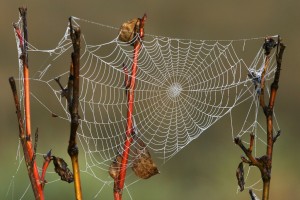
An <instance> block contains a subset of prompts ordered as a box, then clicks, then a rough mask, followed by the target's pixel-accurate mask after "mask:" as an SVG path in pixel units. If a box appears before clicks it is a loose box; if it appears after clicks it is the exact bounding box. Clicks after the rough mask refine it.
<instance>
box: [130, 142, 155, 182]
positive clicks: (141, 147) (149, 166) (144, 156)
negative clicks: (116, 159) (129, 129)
mask: <svg viewBox="0 0 300 200" xmlns="http://www.w3.org/2000/svg"><path fill="white" fill-rule="evenodd" d="M137 144H138V145H136V147H135V149H134V152H135V153H136V155H137V156H136V158H135V160H134V161H133V164H132V170H133V171H134V173H135V174H136V175H137V176H138V177H140V178H142V179H148V178H150V177H151V176H154V175H156V174H159V171H158V168H157V166H156V164H155V163H154V161H153V159H152V158H151V155H150V152H149V150H148V149H147V147H146V145H145V143H144V142H143V141H142V140H141V139H137Z"/></svg>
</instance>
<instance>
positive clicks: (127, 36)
mask: <svg viewBox="0 0 300 200" xmlns="http://www.w3.org/2000/svg"><path fill="white" fill-rule="evenodd" d="M139 25H140V19H139V18H134V19H132V20H129V21H127V22H125V23H123V24H122V26H121V28H120V32H119V40H121V41H122V42H130V41H131V40H132V39H133V38H134V36H135V33H136V32H137V30H138V27H139Z"/></svg>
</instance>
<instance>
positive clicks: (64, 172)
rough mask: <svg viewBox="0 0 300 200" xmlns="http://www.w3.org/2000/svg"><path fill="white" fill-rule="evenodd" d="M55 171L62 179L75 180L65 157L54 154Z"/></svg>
mask: <svg viewBox="0 0 300 200" xmlns="http://www.w3.org/2000/svg"><path fill="white" fill-rule="evenodd" d="M52 159H53V164H54V166H55V168H54V170H55V172H56V173H57V174H58V175H59V176H60V178H61V180H63V181H66V182H68V183H71V182H73V181H74V178H73V173H72V172H71V171H70V169H69V168H68V164H67V163H66V162H65V161H64V159H62V158H59V157H55V156H52Z"/></svg>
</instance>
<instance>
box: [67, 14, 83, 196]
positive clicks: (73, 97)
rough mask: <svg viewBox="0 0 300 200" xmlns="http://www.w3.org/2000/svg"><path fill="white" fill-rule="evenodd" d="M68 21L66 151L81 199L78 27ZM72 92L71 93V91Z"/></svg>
mask: <svg viewBox="0 0 300 200" xmlns="http://www.w3.org/2000/svg"><path fill="white" fill-rule="evenodd" d="M69 22H70V37H71V39H72V43H73V49H74V51H73V52H72V54H71V58H72V64H71V67H70V75H69V81H68V92H67V93H68V95H67V102H68V104H69V112H70V115H71V130H70V139H69V146H68V153H69V156H70V157H71V161H72V166H73V173H74V187H75V196H76V199H78V200H79V199H82V192H81V182H80V170H79V162H78V153H79V150H78V147H77V142H76V137H77V128H78V125H79V114H78V105H79V66H80V63H79V60H80V34H81V33H80V28H79V27H75V28H74V27H73V25H72V18H71V17H70V18H69ZM71 92H72V93H71Z"/></svg>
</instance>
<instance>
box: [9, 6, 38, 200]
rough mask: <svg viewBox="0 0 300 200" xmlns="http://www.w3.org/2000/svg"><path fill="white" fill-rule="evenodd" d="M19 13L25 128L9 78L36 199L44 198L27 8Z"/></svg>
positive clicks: (13, 84)
mask: <svg viewBox="0 0 300 200" xmlns="http://www.w3.org/2000/svg"><path fill="white" fill-rule="evenodd" d="M19 13H20V16H21V19H22V25H23V26H22V30H20V29H19V28H18V27H17V24H13V26H14V29H15V32H16V35H17V37H18V39H19V41H20V43H19V47H18V48H19V50H20V51H21V55H20V58H19V59H20V60H22V64H23V75H24V76H23V80H24V83H23V84H24V108H25V128H24V124H23V122H22V115H21V112H20V103H19V100H18V95H17V90H16V85H15V81H14V78H13V77H11V78H9V82H10V85H11V89H12V92H13V96H14V101H15V105H16V109H17V118H18V123H19V132H20V133H19V137H20V140H21V143H22V148H23V153H24V157H25V163H26V167H27V172H28V176H29V179H30V182H31V187H32V189H33V193H34V196H35V199H41V200H43V199H44V193H43V184H42V182H41V179H40V176H39V172H38V168H37V165H36V162H35V158H34V157H35V155H34V151H33V145H32V142H31V117H30V85H29V69H28V53H27V50H28V44H27V43H28V31H27V8H26V7H20V8H19Z"/></svg>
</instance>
